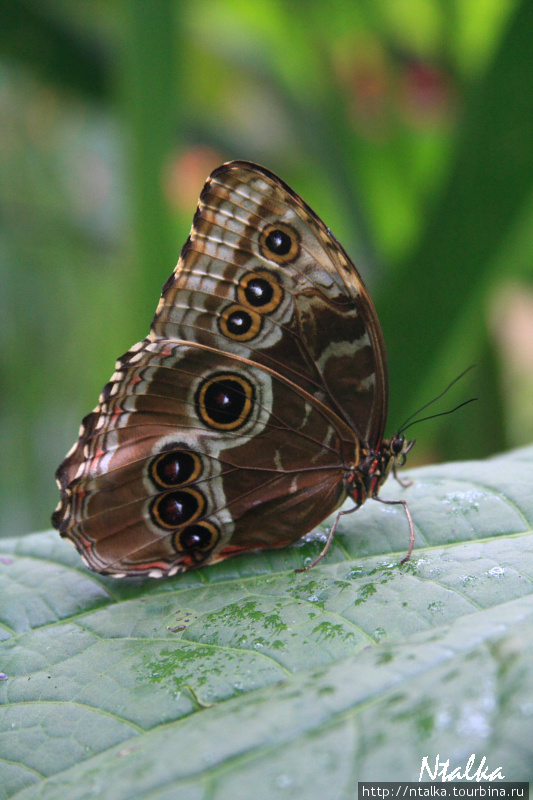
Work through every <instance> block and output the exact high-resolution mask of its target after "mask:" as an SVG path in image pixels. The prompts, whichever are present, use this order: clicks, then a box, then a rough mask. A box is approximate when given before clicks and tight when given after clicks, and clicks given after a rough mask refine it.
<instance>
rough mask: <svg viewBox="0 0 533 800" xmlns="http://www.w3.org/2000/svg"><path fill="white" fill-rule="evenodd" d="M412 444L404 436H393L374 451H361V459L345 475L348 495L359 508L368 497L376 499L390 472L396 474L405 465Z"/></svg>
mask: <svg viewBox="0 0 533 800" xmlns="http://www.w3.org/2000/svg"><path fill="white" fill-rule="evenodd" d="M413 445H414V441H413V442H408V441H407V439H406V438H405V436H402V435H398V434H397V435H395V436H392V437H391V438H390V439H384V440H383V441H382V442H381V444H380V446H379V447H378V448H376V449H375V450H362V451H361V459H360V461H359V462H358V463H357V464H354V465H353V466H351V467H350V469H349V470H348V471H347V473H346V475H345V483H346V484H347V490H348V494H349V495H350V496H351V497H352V498H353V500H354V501H355V503H356V504H357V505H358V506H360V505H362V504H363V503H364V502H365V500H367V499H368V498H369V497H377V495H378V494H379V490H380V489H381V487H382V485H383V484H384V483H385V481H386V480H387V478H388V477H389V475H390V473H391V472H394V473H396V470H397V469H398V468H399V467H403V465H404V464H405V460H406V456H407V453H408V452H409V450H410V449H411V447H412V446H413Z"/></svg>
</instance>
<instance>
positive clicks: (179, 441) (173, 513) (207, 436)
mask: <svg viewBox="0 0 533 800" xmlns="http://www.w3.org/2000/svg"><path fill="white" fill-rule="evenodd" d="M387 403H388V375H387V364H386V354H385V345H384V342H383V336H382V333H381V328H380V325H379V321H378V318H377V315H376V311H375V309H374V306H373V304H372V301H371V299H370V297H369V295H368V292H367V290H366V288H365V286H364V285H363V282H362V280H361V278H360V276H359V274H358V272H357V270H356V269H355V267H354V266H353V264H352V263H351V262H350V260H349V258H348V256H347V255H346V253H345V252H344V250H343V249H342V247H341V246H340V244H339V243H338V242H337V240H336V239H335V237H334V236H333V235H332V234H331V233H330V231H329V230H328V228H326V226H325V225H324V223H323V222H322V221H321V220H320V219H319V218H318V217H317V215H316V214H315V213H314V212H313V211H312V210H311V209H310V208H309V206H308V205H307V204H306V203H305V202H304V201H303V200H302V199H301V198H300V197H299V196H298V195H297V194H296V193H295V192H293V191H292V189H290V188H289V186H287V184H285V183H284V182H283V181H282V180H280V179H279V178H278V177H277V176H276V175H274V174H273V173H272V172H269V171H268V170H266V169H264V168H262V167H259V166H257V165H256V164H251V163H248V162H246V161H234V162H231V163H227V164H223V165H222V166H221V167H219V168H218V169H216V170H215V171H214V172H213V173H212V175H211V176H210V177H209V179H208V181H207V183H206V184H205V186H204V189H203V191H202V193H201V196H200V200H199V203H198V209H197V211H196V214H195V216H194V220H193V225H192V229H191V233H190V236H189V238H188V239H187V241H186V243H185V246H184V247H183V250H182V252H181V256H180V259H179V262H178V265H177V267H176V269H175V270H174V272H173V273H172V275H171V276H170V278H169V279H168V280H167V282H166V283H165V285H164V287H163V293H162V296H161V300H160V302H159V305H158V307H157V310H156V313H155V317H154V319H153V322H152V327H151V330H150V334H149V335H148V336H147V338H146V339H144V340H143V341H142V342H139V343H138V344H136V345H134V346H133V347H132V348H131V350H129V352H127V353H126V354H125V355H123V356H122V357H121V358H119V360H118V361H117V364H116V368H115V373H114V375H113V376H112V378H111V380H110V381H109V383H108V384H107V385H106V386H105V387H104V389H103V391H102V394H101V395H100V400H99V404H98V406H97V407H96V408H95V410H94V411H93V412H92V413H90V414H89V415H88V416H86V417H85V419H84V420H83V422H82V425H81V429H80V434H79V439H78V441H77V443H76V444H75V445H74V447H73V448H72V449H71V451H70V452H69V453H68V455H67V456H66V458H65V460H64V461H63V463H62V464H61V465H60V467H59V469H58V471H57V481H58V484H59V488H60V492H61V499H60V502H59V505H58V507H57V509H56V511H55V513H54V515H53V518H52V521H53V524H54V525H55V527H56V528H57V529H58V530H59V532H60V533H61V535H62V536H65V537H67V538H68V539H70V540H71V541H72V542H73V543H74V544H75V546H76V547H77V549H78V550H79V552H80V554H81V555H82V558H83V559H84V561H85V563H86V564H87V565H88V566H89V567H90V568H91V569H93V570H96V571H97V572H102V573H106V574H109V575H114V576H116V577H122V576H126V575H127V576H132V575H149V576H152V577H160V576H163V575H174V574H175V573H178V572H185V571H186V570H190V569H195V568H198V567H201V566H204V565H206V564H212V563H214V562H216V561H221V560H222V559H225V558H229V557H230V556H233V555H235V554H238V553H242V552H244V551H247V550H255V549H260V548H272V547H283V546H284V545H287V544H289V543H291V542H294V541H296V540H297V539H299V538H300V537H302V536H303V535H304V534H305V533H307V532H308V531H309V530H311V529H312V528H313V527H314V526H315V525H317V524H318V523H319V522H321V520H323V519H324V518H325V517H326V516H328V515H329V514H331V513H332V512H333V511H334V510H335V509H336V508H338V507H339V506H340V505H341V503H342V502H343V501H344V500H345V499H346V498H347V497H350V498H351V499H352V500H353V501H354V503H355V507H354V508H350V509H348V511H353V510H355V509H356V508H359V506H361V505H362V504H363V503H364V502H365V500H366V499H367V498H368V497H372V498H375V499H379V498H378V492H379V489H380V487H381V485H382V484H383V482H384V481H385V480H386V479H387V477H388V475H389V473H390V472H391V470H392V471H394V472H395V471H396V467H397V466H401V465H402V464H403V463H404V461H405V456H406V453H407V452H408V451H409V449H410V447H411V446H412V443H407V441H406V439H405V437H404V436H403V435H400V434H397V435H396V436H394V437H393V438H391V439H384V438H383V433H384V427H385V421H386V416H387ZM382 502H388V503H392V502H394V503H401V504H402V505H403V506H404V508H405V511H406V513H407V515H408V520H409V527H410V534H411V539H410V545H409V552H408V555H407V556H406V559H404V560H407V558H409V555H410V554H411V551H412V548H413V541H414V528H413V523H412V519H411V516H410V514H409V510H408V508H407V506H406V504H405V501H403V500H397V501H390V500H389V501H386V500H384V501H382ZM339 513H340V514H343V513H348V512H347V511H341V512H339ZM338 519H339V516H337V519H336V521H335V524H334V525H333V527H332V529H331V533H330V536H329V538H328V541H327V543H326V546H325V548H324V550H323V552H322V553H321V555H320V556H319V558H317V559H316V560H315V562H313V564H311V565H310V566H314V564H315V563H316V562H317V561H318V560H319V559H320V558H321V557H322V556H323V555H325V553H326V552H327V550H328V548H329V545H330V544H331V541H332V539H333V535H334V532H335V528H336V523H337V521H338Z"/></svg>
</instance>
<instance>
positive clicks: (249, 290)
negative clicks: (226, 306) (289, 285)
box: [231, 270, 283, 330]
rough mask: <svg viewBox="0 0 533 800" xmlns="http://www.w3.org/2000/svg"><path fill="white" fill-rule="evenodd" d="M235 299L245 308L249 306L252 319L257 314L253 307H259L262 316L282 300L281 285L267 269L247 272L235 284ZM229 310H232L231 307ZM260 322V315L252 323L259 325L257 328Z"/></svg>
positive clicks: (274, 308) (277, 305)
mask: <svg viewBox="0 0 533 800" xmlns="http://www.w3.org/2000/svg"><path fill="white" fill-rule="evenodd" d="M237 300H238V302H239V303H240V305H241V306H244V307H245V308H248V307H250V306H251V309H250V314H251V316H252V321H253V319H254V315H255V316H259V315H257V312H254V311H253V309H254V308H257V309H259V310H260V312H261V316H263V315H264V314H271V313H272V312H273V311H275V310H276V309H277V308H278V307H279V305H280V303H281V301H282V300H283V287H282V286H281V284H280V283H278V281H277V280H276V278H275V277H274V276H273V275H272V274H271V273H270V272H269V271H267V270H258V271H257V272H255V271H254V272H247V273H246V274H245V275H243V277H242V278H241V279H240V281H239V285H238V286H237ZM237 307H238V306H237ZM231 310H232V311H233V308H232V309H231ZM260 323H261V317H259V319H258V322H257V323H254V325H257V324H258V325H259V327H258V330H259V329H260Z"/></svg>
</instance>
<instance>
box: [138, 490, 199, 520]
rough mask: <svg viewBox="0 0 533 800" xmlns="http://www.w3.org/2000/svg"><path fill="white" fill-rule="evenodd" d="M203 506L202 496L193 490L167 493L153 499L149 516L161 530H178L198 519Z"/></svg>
mask: <svg viewBox="0 0 533 800" xmlns="http://www.w3.org/2000/svg"><path fill="white" fill-rule="evenodd" d="M204 506H205V500H204V498H203V496H202V495H201V494H200V492H197V491H195V490H194V489H184V490H183V491H174V492H167V493H166V494H163V495H160V496H159V497H156V498H155V499H154V501H153V502H152V505H151V508H150V516H151V518H152V520H153V521H154V522H155V523H156V525H159V527H161V528H165V529H169V528H170V529H172V528H178V527H179V526H180V525H184V524H185V523H186V522H189V521H191V520H192V519H194V518H195V517H198V516H199V515H200V514H201V512H202V511H203V508H204Z"/></svg>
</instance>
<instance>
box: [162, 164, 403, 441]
mask: <svg viewBox="0 0 533 800" xmlns="http://www.w3.org/2000/svg"><path fill="white" fill-rule="evenodd" d="M275 231H279V232H280V233H281V234H285V235H286V236H287V237H288V239H290V245H291V246H290V247H289V246H288V244H286V245H285V248H284V247H283V246H282V247H281V248H278V252H276V250H275V249H272V248H269V246H268V244H269V242H270V239H272V238H273V241H274V243H275V237H272V233H273V232H275ZM269 234H270V239H269ZM281 238H282V237H281ZM282 245H283V242H282ZM287 247H288V249H287ZM284 249H285V250H286V252H284ZM254 276H257V279H256V283H258V284H259V287H256V286H254ZM250 282H251V286H250ZM261 282H263V284H264V287H265V289H266V296H265V299H267V298H268V297H270V295H271V293H272V297H271V299H270V302H267V303H264V304H261V298H254V297H253V295H252V294H251V291H250V289H253V288H261ZM268 284H271V289H270V291H269V290H268V289H267V288H266V287H267V286H268ZM250 301H251V302H250ZM252 303H254V305H252ZM239 312H240V313H241V315H242V317H243V318H245V319H246V322H247V323H248V324H250V323H251V324H250V328H249V330H248V331H246V330H244V328H245V326H244V327H243V326H242V325H241V326H240V327H241V329H242V330H244V333H243V332H241V330H239V325H237V326H234V328H235V329H232V327H231V325H228V319H230V320H231V318H232V314H233V318H234V319H236V321H237V322H239V319H238V317H239ZM247 315H249V316H247ZM250 318H251V320H250ZM151 335H152V337H153V338H157V337H162V338H169V339H185V340H188V341H194V342H199V343H200V344H206V345H209V346H211V347H216V348H218V349H221V350H224V351H225V352H229V353H235V354H236V355H242V356H244V357H245V358H249V359H251V360H253V361H255V362H257V363H258V364H262V365H265V366H268V367H270V368H272V369H274V370H276V372H278V373H279V374H280V375H284V376H286V377H287V378H289V380H291V381H293V382H295V383H297V384H298V385H300V386H301V387H302V388H304V389H305V390H306V391H308V392H309V393H310V394H312V395H313V396H315V397H316V398H317V399H319V400H321V401H322V402H325V403H327V404H329V405H330V406H331V407H332V408H333V409H334V410H335V411H336V412H337V413H338V414H340V415H341V416H343V417H344V419H345V420H346V421H347V422H348V423H349V424H350V426H351V427H352V429H353V430H354V431H356V433H357V434H358V436H359V438H360V440H361V441H362V442H364V443H365V444H366V445H368V447H370V448H375V447H377V445H378V444H379V442H380V441H381V438H382V436H383V431H384V427H385V421H386V416H387V404H388V384H387V368H386V354H385V346H384V343H383V336H382V333H381V328H380V325H379V320H378V317H377V314H376V312H375V309H374V306H373V304H372V301H371V299H370V297H369V295H368V292H367V290H366V288H365V286H364V284H363V282H362V280H361V278H360V276H359V274H358V272H357V270H356V269H355V267H354V266H353V264H352V263H351V261H350V260H349V259H348V256H347V255H346V253H345V252H344V250H343V249H342V247H341V245H340V244H339V243H338V242H337V240H336V239H335V237H334V236H333V235H332V234H331V232H330V231H329V230H328V229H327V228H326V226H325V225H324V223H323V222H322V221H321V220H320V219H319V217H317V215H316V214H315V213H314V212H313V211H312V210H311V208H309V206H308V205H307V204H306V203H305V202H304V201H303V200H302V199H301V198H300V197H299V196H298V195H297V194H296V193H295V192H293V191H292V189H290V188H289V187H288V186H287V185H286V184H285V183H284V182H283V181H281V180H280V179H279V178H278V177H276V176H275V175H274V174H273V173H271V172H269V171H268V170H265V169H263V168H262V167H258V166H257V165H254V164H249V163H247V162H245V161H236V162H232V163H229V164H224V165H223V166H222V167H220V168H219V169H217V170H215V171H214V172H213V174H212V175H211V177H210V178H209V180H208V181H207V183H206V185H205V187H204V189H203V191H202V194H201V196H200V201H199V204H198V209H197V212H196V214H195V217H194V221H193V226H192V230H191V234H190V236H189V239H188V240H187V242H186V244H185V246H184V248H183V251H182V253H181V257H180V259H179V262H178V265H177V267H176V269H175V270H174V272H173V274H172V275H171V277H170V278H169V280H168V281H167V283H166V284H165V287H164V289H163V295H162V298H161V301H160V303H159V306H158V309H157V312H156V315H155V318H154V321H153V323H152V333H151Z"/></svg>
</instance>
